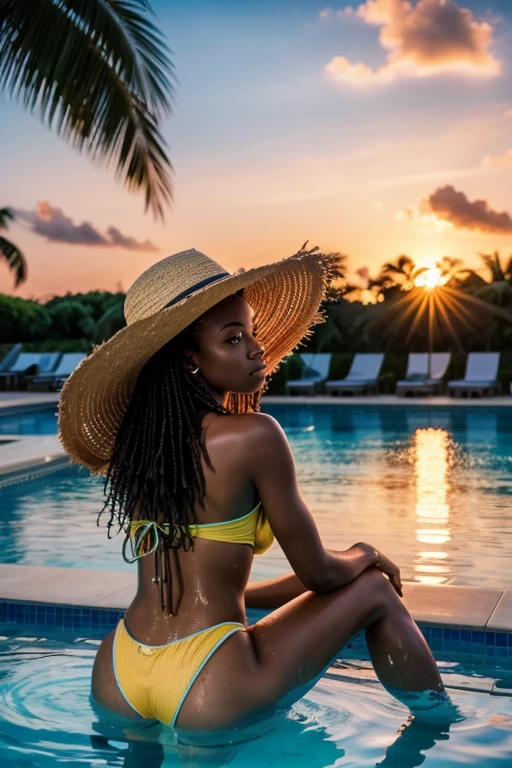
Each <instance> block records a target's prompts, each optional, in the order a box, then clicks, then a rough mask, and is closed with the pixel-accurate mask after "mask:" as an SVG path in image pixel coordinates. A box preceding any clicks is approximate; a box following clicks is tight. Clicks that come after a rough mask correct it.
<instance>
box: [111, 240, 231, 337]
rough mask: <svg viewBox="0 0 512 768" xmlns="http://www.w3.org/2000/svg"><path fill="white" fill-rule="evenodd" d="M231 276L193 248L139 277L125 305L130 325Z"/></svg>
mask: <svg viewBox="0 0 512 768" xmlns="http://www.w3.org/2000/svg"><path fill="white" fill-rule="evenodd" d="M229 274H230V273H229V272H227V270H225V269H224V267H222V266H221V265H220V264H218V263H217V262H216V261H214V260H213V259H210V257H209V256H206V254H204V253H201V252H200V251H196V250H195V248H191V249H190V250H188V251H180V253H175V254H173V255H172V256H167V258H165V259H162V260H161V261H157V263H156V264H153V265H152V266H151V267H149V269H146V271H145V272H143V273H142V275H140V277H138V278H137V279H136V280H135V282H134V283H133V285H132V286H131V288H130V289H129V291H128V293H127V294H126V299H125V302H124V316H125V318H126V322H127V324H128V325H131V324H132V323H135V322H136V321H137V320H142V319H143V318H145V317H149V316H150V315H154V314H156V313H157V312H160V311H161V310H162V309H164V307H166V306H169V305H170V304H172V303H174V302H177V301H179V300H181V299H182V298H185V297H186V296H187V295H190V294H191V293H193V292H194V291H195V290H199V289H200V288H202V287H204V285H205V284H208V283H210V282H213V280H214V278H217V279H221V278H222V277H228V276H229Z"/></svg>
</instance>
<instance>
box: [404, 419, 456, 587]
mask: <svg viewBox="0 0 512 768" xmlns="http://www.w3.org/2000/svg"><path fill="white" fill-rule="evenodd" d="M413 450H414V478H415V485H416V517H417V528H416V539H417V540H418V542H420V543H421V544H429V545H431V547H432V548H431V549H429V550H422V551H420V552H418V556H417V559H416V562H415V565H414V570H415V572H416V574H417V579H418V581H420V582H421V583H423V584H442V583H444V582H445V581H446V580H447V578H448V573H449V568H448V565H447V564H444V563H442V562H440V561H443V560H446V559H447V557H448V555H447V553H446V552H445V551H443V550H442V549H434V546H435V545H438V546H440V547H441V546H442V545H443V544H447V543H448V542H449V541H450V539H451V534H450V527H449V520H450V505H449V503H448V492H449V490H450V483H449V470H450V435H449V434H448V432H446V431H445V430H444V429H431V428H430V429H417V430H416V432H415V433H414V436H413ZM432 545H433V546H432Z"/></svg>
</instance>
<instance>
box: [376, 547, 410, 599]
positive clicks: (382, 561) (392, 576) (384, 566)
mask: <svg viewBox="0 0 512 768" xmlns="http://www.w3.org/2000/svg"><path fill="white" fill-rule="evenodd" d="M377 551H378V550H377ZM378 554H379V560H378V562H377V564H376V566H375V567H376V568H378V569H379V571H382V573H385V574H386V576H387V577H388V579H389V580H390V582H391V584H392V585H393V587H394V588H395V591H396V592H397V594H398V595H400V597H403V596H404V594H403V592H402V578H401V576H400V568H399V567H398V566H397V565H395V564H394V563H393V562H391V560H390V559H389V557H386V555H383V554H382V552H379V553H378Z"/></svg>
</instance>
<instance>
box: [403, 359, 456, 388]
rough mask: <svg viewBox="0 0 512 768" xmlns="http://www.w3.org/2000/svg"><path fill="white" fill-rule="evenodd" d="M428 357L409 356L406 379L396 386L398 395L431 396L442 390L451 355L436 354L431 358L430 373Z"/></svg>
mask: <svg viewBox="0 0 512 768" xmlns="http://www.w3.org/2000/svg"><path fill="white" fill-rule="evenodd" d="M428 357H429V356H428V354H426V353H420V354H416V353H412V354H410V355H409V359H408V361H407V373H406V374H405V379H403V380H402V381H398V382H397V384H396V393H397V395H409V394H410V395H412V394H422V395H431V394H433V393H434V392H436V391H439V390H440V389H441V387H442V385H443V376H444V375H445V373H446V369H447V368H448V365H449V363H450V357H451V355H450V353H449V352H434V353H433V354H432V355H431V356H430V371H429V370H428V368H429V360H428ZM429 374H430V376H429Z"/></svg>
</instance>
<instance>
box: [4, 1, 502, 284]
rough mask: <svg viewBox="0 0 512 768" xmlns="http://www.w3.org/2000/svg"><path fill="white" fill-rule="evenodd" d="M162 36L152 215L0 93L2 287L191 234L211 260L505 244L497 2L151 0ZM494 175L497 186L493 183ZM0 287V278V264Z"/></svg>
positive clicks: (110, 279)
mask: <svg viewBox="0 0 512 768" xmlns="http://www.w3.org/2000/svg"><path fill="white" fill-rule="evenodd" d="M152 5H153V8H154V10H155V13H156V20H157V23H158V26H159V28H160V29H161V30H162V31H163V32H164V33H165V35H166V38H167V40H168V42H169V45H170V48H171V50H172V52H173V62H174V64H175V67H176V74H177V79H178V84H177V88H176V99H175V114H174V116H173V117H172V118H171V119H170V120H169V121H168V122H166V123H165V125H163V126H162V131H163V135H164V136H165V139H166V141H167V143H168V145H169V151H170V156H171V159H172V163H173V166H174V170H175V174H174V196H175V202H174V205H173V207H172V209H170V210H169V211H168V212H167V215H166V220H165V222H164V223H162V222H157V221H155V220H154V219H153V218H152V217H151V214H149V213H148V214H145V213H144V206H143V198H142V195H140V196H134V195H130V194H129V193H128V192H127V191H125V190H124V188H123V186H122V185H121V184H119V183H117V182H115V181H114V179H113V175H112V173H110V172H109V171H108V169H106V168H104V167H98V166H95V165H93V164H92V163H91V161H90V160H89V159H88V158H87V156H86V155H80V154H78V153H77V152H76V151H74V150H73V149H72V148H70V147H68V146H67V145H66V144H65V142H64V141H63V140H61V139H59V138H57V137H56V136H54V135H52V134H51V133H50V132H49V130H48V129H47V128H45V127H44V126H43V125H42V124H41V123H40V122H39V121H38V120H37V119H36V118H35V117H33V116H31V115H29V114H27V113H25V112H24V111H23V109H22V107H21V106H19V105H17V104H14V103H9V102H6V101H1V102H0V109H1V116H2V119H1V120H0V139H1V147H2V151H1V155H0V170H1V179H2V190H3V195H2V200H1V201H0V206H4V205H8V206H10V207H12V208H13V209H15V211H16V212H17V216H18V220H17V222H16V223H15V224H14V225H12V226H11V227H10V229H9V231H8V233H7V237H9V239H11V240H12V241H13V242H15V243H16V244H17V245H18V247H20V248H21V249H22V250H23V252H24V253H25V255H26V257H27V260H28V264H29V279H28V280H27V282H26V283H25V284H24V285H22V286H21V287H20V288H18V289H17V290H16V292H15V295H18V296H25V297H27V296H37V297H47V296H49V295H52V294H61V293H64V292H66V291H67V290H71V291H86V290H90V289H94V288H103V289H108V290H116V289H119V288H121V289H122V290H126V289H127V288H128V287H129V286H130V284H131V283H132V282H133V280H134V279H135V278H136V277H137V276H138V275H139V274H140V273H141V272H142V271H143V270H144V269H145V268H146V267H148V266H149V265H151V264H152V263H154V262H155V261H157V260H158V259H160V258H163V257H164V256H167V255H169V254H171V253H174V252H176V251H180V250H184V249H186V248H192V247H194V248H197V249H198V250H202V251H204V252H205V253H207V254H208V255H210V256H211V257H212V258H214V259H216V260H217V261H219V262H220V263H221V264H222V265H223V266H225V267H226V268H228V269H230V270H235V269H237V268H238V267H245V268H249V267H251V266H257V265H260V264H264V263H266V262H270V261H274V260H276V259H280V258H283V257H285V256H287V255H290V254H292V253H293V252H294V251H296V250H297V249H298V248H299V247H300V246H301V245H302V243H303V242H304V241H305V240H307V239H309V241H310V243H311V244H315V245H316V244H317V245H319V246H320V247H321V248H322V249H323V250H333V251H341V252H343V253H345V254H347V255H348V256H349V265H350V266H351V268H352V269H356V268H358V267H362V266H367V267H369V268H370V271H371V272H377V271H378V268H379V267H380V265H381V264H382V263H383V262H384V261H388V260H391V259H394V258H396V257H397V256H398V255H399V254H401V253H407V254H408V255H409V256H411V257H413V258H414V259H415V260H417V261H418V262H420V263H422V264H427V263H432V262H433V261H435V259H437V258H440V257H442V256H444V255H448V256H455V257H460V258H463V259H464V260H465V261H466V263H469V264H471V265H476V264H477V261H478V259H477V255H476V254H477V253H478V252H479V251H485V252H489V251H493V250H496V249H497V250H499V251H500V252H501V253H502V254H503V255H505V256H508V255H509V254H510V253H512V194H511V193H510V192H511V190H512V72H511V69H512V2H510V0H457V2H455V0H411V1H410V2H408V1H407V0H367V2H357V0H352V2H351V3H347V2H338V3H335V2H333V3H332V5H330V6H328V5H327V4H326V3H325V2H319V1H317V0H260V1H259V2H256V1H253V0H245V1H244V2H240V0H238V2H236V3H235V2H231V1H230V0H216V1H215V2H213V1H212V0H210V2H207V1H206V0H202V1H200V0H180V1H179V2H177V1H176V0H153V2H152ZM507 190H509V191H508V193H507ZM0 291H2V292H6V293H12V292H14V291H13V279H12V276H11V275H10V274H9V272H8V270H7V268H6V267H4V266H3V265H0Z"/></svg>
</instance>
